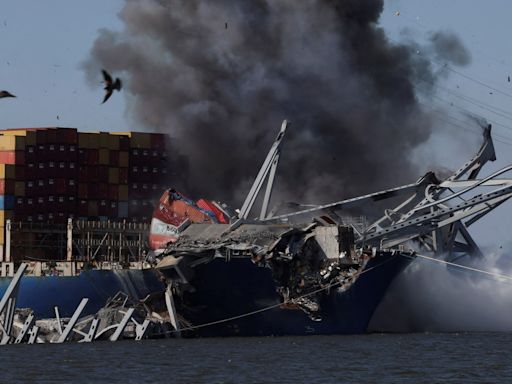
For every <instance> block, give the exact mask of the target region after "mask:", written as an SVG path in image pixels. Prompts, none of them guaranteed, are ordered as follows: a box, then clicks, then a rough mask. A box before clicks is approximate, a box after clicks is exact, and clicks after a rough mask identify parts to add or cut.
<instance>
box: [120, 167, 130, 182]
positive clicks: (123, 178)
mask: <svg viewBox="0 0 512 384" xmlns="http://www.w3.org/2000/svg"><path fill="white" fill-rule="evenodd" d="M119 184H128V168H119Z"/></svg>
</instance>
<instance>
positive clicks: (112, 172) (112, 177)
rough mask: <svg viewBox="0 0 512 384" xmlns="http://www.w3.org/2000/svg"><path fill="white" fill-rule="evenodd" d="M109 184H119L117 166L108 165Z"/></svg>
mask: <svg viewBox="0 0 512 384" xmlns="http://www.w3.org/2000/svg"><path fill="white" fill-rule="evenodd" d="M108 182H109V184H119V168H114V167H110V168H109V169H108Z"/></svg>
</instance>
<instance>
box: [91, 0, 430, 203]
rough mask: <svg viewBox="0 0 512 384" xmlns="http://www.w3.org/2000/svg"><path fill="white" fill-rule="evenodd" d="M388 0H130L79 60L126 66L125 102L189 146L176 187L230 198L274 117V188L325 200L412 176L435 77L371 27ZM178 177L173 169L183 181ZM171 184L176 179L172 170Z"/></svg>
mask: <svg viewBox="0 0 512 384" xmlns="http://www.w3.org/2000/svg"><path fill="white" fill-rule="evenodd" d="M382 10H383V0H306V1H296V0H252V1H231V0H215V1H199V0H169V1H163V0H161V1H159V0H143V1H130V0H127V1H126V3H125V5H124V8H123V9H122V11H121V13H120V18H121V19H122V21H123V22H124V25H125V29H124V30H123V31H121V32H113V31H109V30H102V31H100V34H99V37H98V38H97V40H96V42H95V44H94V46H93V48H92V55H91V59H90V60H88V62H87V63H86V65H85V67H86V69H87V74H88V77H89V79H93V78H94V79H96V78H97V76H98V73H99V69H100V68H106V69H108V70H109V71H111V72H112V73H115V75H116V76H117V75H120V76H122V77H123V79H124V82H125V83H126V84H127V87H126V90H127V92H128V94H129V96H128V98H129V103H128V105H129V113H130V114H133V117H134V118H135V121H136V122H137V124H139V125H141V126H143V127H144V128H145V129H147V130H153V131H154V130H157V131H160V132H165V133H168V134H169V135H170V136H171V137H173V138H174V139H175V140H174V143H175V144H174V146H173V148H172V150H173V151H174V152H179V153H182V154H185V155H186V156H187V157H188V167H184V168H181V169H174V170H173V173H174V174H175V175H178V174H181V173H186V174H187V185H185V186H181V185H179V186H178V187H181V188H186V189H187V191H186V192H185V193H187V194H190V195H191V196H194V195H195V196H197V197H199V196H205V197H210V198H213V199H219V200H224V201H229V202H232V203H235V204H239V203H240V199H242V198H243V196H244V194H245V193H246V192H247V191H248V188H249V186H250V183H251V182H252V180H253V178H254V176H255V175H256V173H257V170H258V168H259V166H260V165H261V162H262V161H263V159H264V156H265V155H266V152H267V151H268V148H269V147H270V145H271V143H272V141H273V139H274V138H275V136H276V134H277V132H278V129H279V126H280V124H281V122H282V120H283V119H285V118H286V119H289V120H291V121H292V124H293V125H292V126H291V128H290V130H289V132H288V137H287V138H286V139H285V144H284V148H283V154H282V156H281V164H280V168H279V171H278V172H279V173H278V184H277V185H276V187H277V191H276V192H277V194H278V195H279V196H278V197H279V198H285V199H294V200H295V201H301V202H313V203H320V202H327V201H332V200H335V199H340V198H345V197H349V196H351V195H355V194H359V193H365V192H370V191H374V190H378V189H381V188H385V187H390V186H394V185H397V184H399V183H404V182H411V181H413V180H416V179H417V178H418V172H417V170H415V168H414V165H413V164H412V161H411V160H410V159H409V155H410V154H411V152H412V151H413V150H414V149H415V148H416V147H417V146H418V145H420V144H421V143H424V142H425V141H426V140H427V139H428V138H429V136H430V134H431V132H432V129H433V128H432V125H431V121H430V118H429V116H428V115H427V114H426V113H425V112H423V111H422V109H421V107H420V105H419V103H418V102H417V98H416V95H415V90H414V86H413V84H414V81H415V79H417V78H419V77H421V78H425V77H427V78H432V79H434V80H435V75H434V74H433V72H432V70H431V66H430V63H429V62H428V61H427V60H426V59H425V58H422V57H421V56H420V55H416V54H415V53H414V52H415V51H412V50H411V49H409V46H408V45H406V44H403V45H402V44H398V43H394V42H390V41H389V40H388V39H387V37H386V35H385V33H384V31H383V30H382V29H381V28H380V27H379V26H378V24H377V23H378V20H379V16H380V14H381V12H382ZM178 179H179V177H176V180H178ZM169 182H170V183H174V182H175V181H174V180H169Z"/></svg>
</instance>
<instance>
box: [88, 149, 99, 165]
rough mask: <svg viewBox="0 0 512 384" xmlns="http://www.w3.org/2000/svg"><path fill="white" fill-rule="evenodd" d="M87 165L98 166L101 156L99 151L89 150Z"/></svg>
mask: <svg viewBox="0 0 512 384" xmlns="http://www.w3.org/2000/svg"><path fill="white" fill-rule="evenodd" d="M86 151H87V164H90V165H98V162H99V160H100V155H99V152H98V150H97V149H87V150H86Z"/></svg>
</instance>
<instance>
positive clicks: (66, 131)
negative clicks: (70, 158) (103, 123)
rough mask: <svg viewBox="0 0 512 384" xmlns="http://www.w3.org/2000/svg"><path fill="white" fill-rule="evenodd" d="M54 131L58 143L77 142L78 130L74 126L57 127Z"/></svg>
mask: <svg viewBox="0 0 512 384" xmlns="http://www.w3.org/2000/svg"><path fill="white" fill-rule="evenodd" d="M56 131H57V142H58V143H59V144H60V143H62V144H77V142H78V132H77V130H76V129H75V128H57V130H56Z"/></svg>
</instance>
